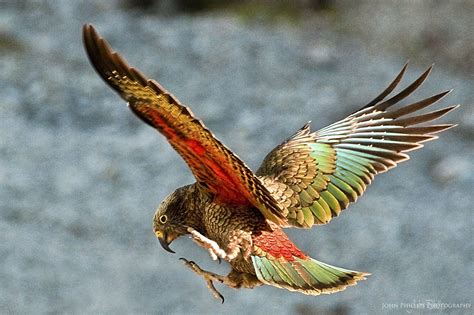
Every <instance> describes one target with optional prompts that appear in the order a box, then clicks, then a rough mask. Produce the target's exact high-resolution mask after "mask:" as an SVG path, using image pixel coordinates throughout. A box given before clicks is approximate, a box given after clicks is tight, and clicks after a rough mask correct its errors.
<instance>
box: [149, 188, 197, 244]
mask: <svg viewBox="0 0 474 315" xmlns="http://www.w3.org/2000/svg"><path fill="white" fill-rule="evenodd" d="M188 202H189V186H184V187H181V188H178V189H176V190H175V191H174V192H173V193H171V194H169V195H168V196H167V197H166V198H165V200H163V202H162V203H161V204H160V206H159V207H158V209H157V210H156V212H155V216H154V218H153V231H154V233H155V235H156V237H157V238H158V240H159V241H160V244H161V246H162V247H163V248H164V249H165V250H167V251H168V252H170V253H174V251H173V250H172V249H171V248H170V247H169V245H170V244H171V242H172V241H174V240H175V239H177V238H178V237H180V236H182V235H184V234H187V233H188V232H187V227H188V226H189V225H188V224H187V222H186V219H187V215H186V213H187V212H188V211H187V208H188V206H187V204H188Z"/></svg>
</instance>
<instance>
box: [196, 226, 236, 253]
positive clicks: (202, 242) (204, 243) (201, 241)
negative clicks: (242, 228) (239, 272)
mask: <svg viewBox="0 0 474 315" xmlns="http://www.w3.org/2000/svg"><path fill="white" fill-rule="evenodd" d="M188 232H189V233H190V234H191V236H192V238H193V241H194V242H195V243H196V244H198V245H199V246H201V247H203V248H205V249H207V250H208V252H209V255H210V256H211V258H212V259H213V260H217V259H219V260H220V259H225V260H227V261H231V260H232V259H235V258H236V257H237V256H238V255H239V253H240V244H239V241H238V240H237V239H235V240H233V241H232V242H230V243H229V245H228V248H229V251H228V252H226V251H225V250H223V249H222V248H220V246H219V244H217V243H216V242H215V241H213V240H211V239H208V238H207V237H205V236H204V235H202V234H201V233H199V232H198V231H196V230H195V229H193V228H191V227H188Z"/></svg>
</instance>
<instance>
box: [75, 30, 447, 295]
mask: <svg viewBox="0 0 474 315" xmlns="http://www.w3.org/2000/svg"><path fill="white" fill-rule="evenodd" d="M83 36H84V44H85V47H86V51H87V54H88V57H89V59H90V61H91V63H92V65H93V66H94V68H95V69H96V71H97V72H98V74H99V75H100V76H101V77H102V79H103V80H104V81H105V82H106V83H107V84H108V85H109V86H110V87H112V88H113V89H114V90H115V91H116V92H117V93H118V94H119V95H120V96H121V97H122V98H123V99H125V100H126V101H127V102H128V104H129V108H130V109H131V110H132V112H133V113H134V114H136V115H137V116H138V117H139V118H140V119H142V120H143V121H144V122H146V123H147V124H149V125H150V126H152V127H154V128H156V130H157V131H159V132H160V133H161V134H163V135H164V136H165V137H166V138H167V140H168V141H169V142H170V144H171V146H172V147H173V148H174V149H175V150H176V151H177V152H178V153H179V154H180V155H181V156H182V157H183V159H184V160H185V162H186V163H187V165H188V166H189V168H190V170H191V172H192V173H193V175H194V177H195V178H196V183H194V184H191V185H187V186H184V187H181V188H178V189H177V190H176V191H174V192H173V193H172V194H170V195H169V196H168V197H167V198H166V199H165V200H164V201H163V202H162V204H161V205H160V207H159V208H158V210H157V211H156V213H155V217H154V220H153V230H154V232H155V235H156V236H157V238H158V239H159V241H160V243H161V245H162V246H163V248H164V249H166V250H168V251H171V252H173V251H172V250H171V249H170V247H169V245H170V243H171V242H172V241H173V240H175V239H176V238H178V237H180V236H182V235H185V234H187V235H190V236H191V238H192V239H193V241H194V242H195V243H196V244H197V245H199V246H201V247H203V248H204V249H206V250H207V251H208V252H209V254H210V256H211V257H212V258H213V259H219V260H221V259H223V260H226V261H228V262H229V263H230V265H231V267H232V271H231V272H230V273H229V274H228V275H227V276H221V275H217V274H215V273H212V272H209V271H205V270H202V269H201V268H200V267H199V266H198V265H197V264H195V263H194V262H191V261H187V260H185V259H183V260H184V261H185V264H186V266H188V267H189V268H190V269H192V270H193V271H194V272H196V273H197V274H199V275H201V276H203V277H204V279H205V280H206V283H207V285H208V287H209V289H210V290H211V292H212V293H213V294H214V295H215V296H216V297H218V298H221V299H222V300H223V297H222V295H221V294H220V293H219V292H218V291H217V290H216V289H215V287H214V282H215V281H217V282H221V283H224V284H226V285H228V286H230V287H233V288H240V287H245V288H253V287H255V286H259V285H262V284H268V285H272V286H275V287H279V288H285V289H288V290H290V291H297V292H301V293H304V294H310V295H318V294H322V293H332V292H337V291H341V290H344V289H345V288H346V287H347V286H350V285H354V284H355V283H356V282H357V281H359V280H362V279H364V277H365V276H366V275H368V274H367V273H362V272H357V271H352V270H346V269H343V268H339V267H334V266H330V265H328V264H325V263H322V262H319V261H317V260H315V259H313V258H311V257H309V256H307V255H306V254H305V253H303V252H302V251H301V250H300V249H299V248H298V247H296V245H295V244H294V243H293V242H292V241H291V240H290V239H289V238H288V236H287V235H286V234H285V233H284V232H283V228H285V227H299V228H311V227H312V226H313V225H315V224H325V223H328V222H329V221H330V220H331V219H332V218H333V217H335V216H338V215H339V214H340V213H341V211H342V210H344V209H346V208H347V207H348V206H349V205H350V203H352V202H355V201H356V200H357V198H358V197H360V196H361V195H362V194H363V193H364V192H365V190H366V188H367V186H368V185H369V184H370V183H371V181H372V180H373V179H374V177H375V175H377V174H379V173H382V172H385V171H387V170H389V169H391V168H393V167H395V166H396V165H397V164H398V163H400V162H402V161H405V160H407V159H408V158H409V157H408V155H407V152H409V151H411V150H415V149H418V148H421V147H422V143H423V142H426V141H429V140H433V139H435V138H436V135H435V134H436V133H438V132H441V131H443V130H446V129H449V128H451V127H452V126H453V125H451V124H424V123H428V122H430V121H432V120H435V119H437V118H440V117H441V116H443V115H445V114H446V113H448V112H449V111H451V110H453V109H454V108H455V106H451V107H447V108H444V109H440V110H437V111H433V112H429V113H427V114H416V115H412V114H413V113H415V112H418V111H419V110H422V109H423V108H425V107H428V106H430V105H432V104H434V103H436V102H437V101H439V100H440V99H441V98H443V97H444V96H445V95H446V94H448V93H449V91H446V92H443V93H440V94H437V95H434V96H432V97H430V98H427V99H424V100H421V101H418V102H415V103H412V104H409V105H405V106H399V107H398V108H394V105H396V104H397V103H399V102H400V101H401V100H403V99H405V98H406V97H408V96H409V95H410V94H411V93H412V92H413V91H415V90H416V89H417V88H418V87H419V86H420V85H421V84H422V83H423V81H424V80H425V79H426V78H427V77H428V74H429V72H430V71H431V68H429V69H428V70H427V71H425V72H424V73H423V74H422V75H421V76H420V77H419V78H418V79H417V80H415V81H414V82H413V83H412V84H410V85H409V86H408V87H406V88H405V89H403V90H402V91H401V92H399V93H397V94H395V95H394V96H392V97H390V98H388V99H387V97H388V96H389V94H391V93H392V91H393V90H394V89H395V88H396V86H397V85H398V84H399V83H400V80H401V78H402V76H403V74H404V73H405V71H406V68H407V66H406V65H405V66H404V67H403V69H402V71H401V72H400V73H399V74H398V76H397V77H396V78H395V80H394V81H393V82H392V83H391V84H390V85H389V86H388V87H387V88H386V89H385V90H384V91H383V92H382V93H381V94H380V95H378V96H377V97H376V98H375V99H374V100H372V101H371V102H369V103H368V104H367V105H366V106H364V107H362V108H361V109H360V110H358V111H356V112H355V113H353V114H351V115H349V116H348V117H346V118H344V119H342V120H340V121H338V122H335V123H333V124H331V125H329V126H328V127H325V128H322V129H320V130H318V131H316V132H311V131H310V127H309V123H308V124H306V125H305V126H303V128H301V129H300V130H299V131H298V132H296V133H295V134H294V135H293V136H292V137H290V138H289V139H288V140H286V141H284V142H283V143H282V144H280V145H279V146H277V147H276V148H275V149H274V150H272V151H271V152H270V153H269V154H268V155H267V156H266V158H265V159H264V161H263V163H262V165H261V167H260V168H259V169H258V170H257V172H255V173H253V172H252V171H251V170H250V168H248V167H247V166H246V165H245V163H244V162H243V161H242V160H241V159H239V157H238V156H237V155H235V154H234V153H233V152H232V151H231V150H230V149H228V148H227V147H225V146H224V145H223V144H222V142H220V141H219V140H217V138H216V137H215V136H214V134H212V132H211V131H210V130H209V129H208V128H206V126H205V125H204V124H203V122H202V121H200V120H199V119H197V118H196V117H195V116H194V115H193V114H192V112H191V110H190V109H189V108H188V107H186V106H184V105H182V104H181V103H180V102H179V101H178V100H177V98H175V97H174V96H173V95H172V94H170V93H169V92H167V91H166V90H165V89H164V88H163V87H162V86H161V85H160V84H159V83H158V82H156V81H154V80H150V79H148V78H147V77H146V76H145V75H143V74H142V73H141V72H139V71H138V70H137V69H135V68H133V67H130V66H129V65H128V64H127V62H126V61H125V59H124V58H122V57H121V56H120V55H119V54H118V53H116V52H114V51H113V50H112V49H111V48H110V46H109V45H108V43H107V42H106V41H105V40H104V39H103V38H101V37H100V36H99V35H98V33H97V32H96V31H95V29H94V28H93V27H92V26H91V25H85V26H84V29H83ZM157 189H159V188H157Z"/></svg>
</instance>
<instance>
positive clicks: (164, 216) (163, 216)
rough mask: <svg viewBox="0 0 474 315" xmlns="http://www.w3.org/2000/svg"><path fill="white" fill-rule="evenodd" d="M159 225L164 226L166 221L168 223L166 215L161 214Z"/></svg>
mask: <svg viewBox="0 0 474 315" xmlns="http://www.w3.org/2000/svg"><path fill="white" fill-rule="evenodd" d="M159 220H160V223H161V224H165V223H166V221H168V216H167V215H166V214H163V215H161V216H160V218H159Z"/></svg>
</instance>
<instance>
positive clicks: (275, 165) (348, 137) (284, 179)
mask: <svg viewBox="0 0 474 315" xmlns="http://www.w3.org/2000/svg"><path fill="white" fill-rule="evenodd" d="M406 68H407V65H405V66H404V67H403V69H402V70H401V71H400V73H399V74H398V75H397V77H396V78H395V79H394V80H393V82H392V83H391V84H390V85H389V86H388V87H387V88H386V89H385V90H384V91H383V92H382V93H381V94H380V95H378V96H377V97H376V98H375V99H374V100H373V101H371V102H370V103H369V104H367V105H366V106H364V107H363V108H362V109H360V110H359V111H357V112H355V113H353V114H351V115H349V116H348V117H346V118H344V119H342V120H340V121H338V122H336V123H334V124H332V125H330V126H327V127H325V128H323V129H321V130H319V131H316V132H311V131H310V127H309V124H306V125H305V126H303V128H301V129H300V130H299V131H298V132H297V133H296V134H294V135H293V136H292V137H290V138H289V139H288V140H286V141H285V142H283V143H282V144H281V145H279V146H278V147H276V148H275V149H274V150H272V151H271V152H270V153H269V154H268V155H267V156H266V158H265V160H264V161H263V163H262V166H261V167H260V168H259V170H258V171H257V175H258V176H260V178H261V179H262V180H263V182H264V184H265V186H266V187H268V190H269V191H270V192H271V193H272V194H273V195H274V196H275V199H277V200H278V201H279V203H280V204H281V205H282V206H283V207H284V208H285V209H284V210H283V211H284V213H283V215H285V216H286V217H287V219H288V226H295V227H302V228H310V227H311V226H313V224H325V223H328V222H329V221H330V220H331V219H332V218H333V217H334V216H338V215H339V214H340V213H341V211H342V210H344V209H346V208H347V207H348V206H349V204H350V203H351V202H355V201H356V200H357V198H358V197H359V196H361V195H362V194H363V193H364V191H365V189H366V188H367V186H368V185H369V184H370V183H371V182H372V180H373V179H374V176H375V175H376V174H379V173H383V172H386V171H387V170H389V169H391V168H393V167H395V166H396V165H397V164H398V163H400V162H403V161H405V160H408V159H409V156H408V155H407V154H406V152H409V151H412V150H415V149H419V148H421V147H422V146H423V145H422V143H423V142H425V141H429V140H433V139H436V138H437V137H436V135H435V134H436V133H438V132H441V131H443V130H446V129H449V128H451V127H453V126H454V125H452V124H436V125H433V124H431V125H429V124H428V125H421V126H420V125H419V124H422V123H425V122H429V121H432V120H435V119H438V118H440V117H442V116H444V115H445V114H447V113H448V112H450V111H451V110H453V109H455V108H456V107H457V106H450V107H447V108H443V109H440V110H436V111H433V112H429V113H426V114H418V115H415V116H410V115H409V114H412V113H414V112H417V111H419V110H421V109H423V108H426V107H428V106H430V105H432V104H434V103H436V102H437V101H439V100H440V99H442V98H443V97H444V96H445V95H447V94H448V93H449V92H450V91H446V92H443V93H440V94H437V95H434V96H432V97H429V98H426V99H424V100H421V101H418V102H415V103H412V104H409V105H405V106H403V107H399V108H398V109H392V108H391V107H392V106H393V105H395V104H396V103H398V102H399V101H401V100H403V99H404V98H406V97H407V96H409V95H410V94H411V93H413V92H414V91H415V90H416V89H417V88H418V87H419V86H420V85H421V84H422V83H423V82H424V81H425V80H426V78H427V77H428V74H429V73H430V71H431V67H430V68H428V69H427V70H426V71H425V72H424V73H423V74H422V75H421V76H420V77H419V78H418V79H417V80H415V81H414V82H413V83H412V84H410V85H409V86H408V87H406V88H405V89H404V90H402V91H401V92H399V93H398V94H396V95H395V96H393V97H391V98H389V99H387V100H384V99H385V98H386V97H387V96H388V95H389V94H390V93H391V92H392V91H393V90H394V89H395V87H396V86H397V85H398V83H399V82H400V81H401V78H402V77H403V74H404V73H405V71H406Z"/></svg>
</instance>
